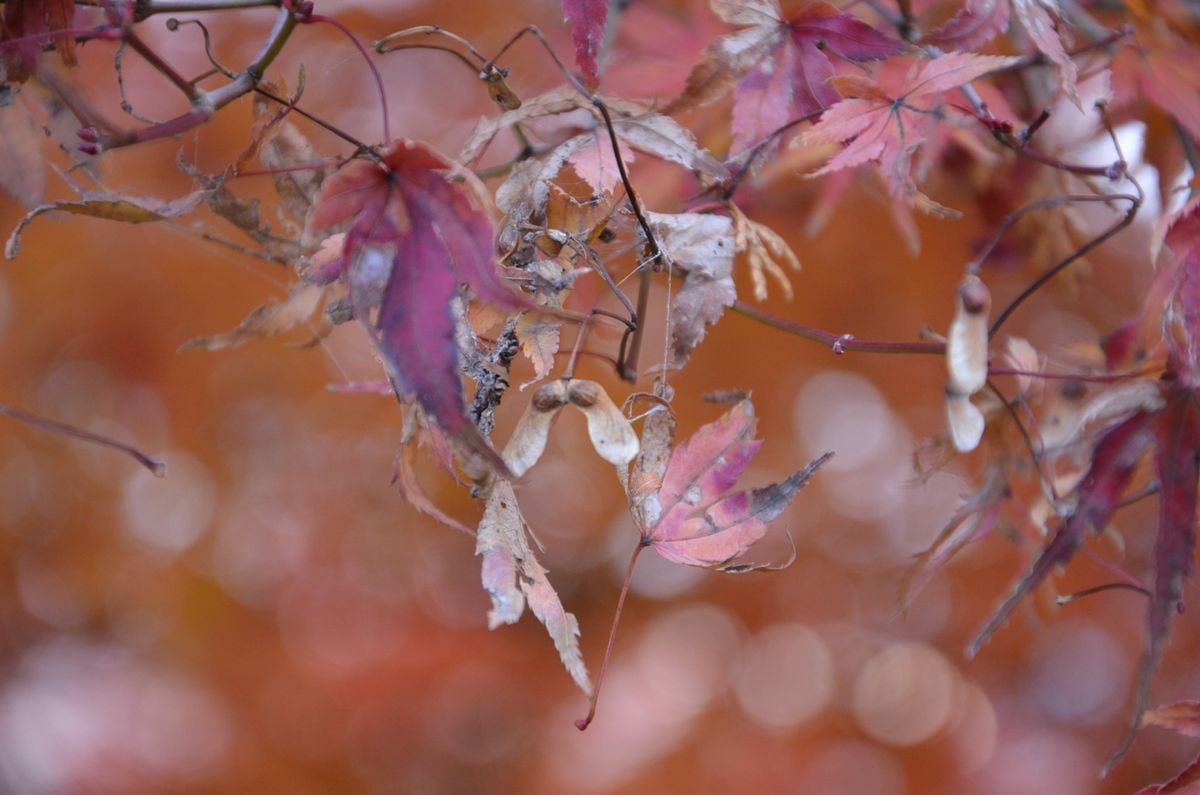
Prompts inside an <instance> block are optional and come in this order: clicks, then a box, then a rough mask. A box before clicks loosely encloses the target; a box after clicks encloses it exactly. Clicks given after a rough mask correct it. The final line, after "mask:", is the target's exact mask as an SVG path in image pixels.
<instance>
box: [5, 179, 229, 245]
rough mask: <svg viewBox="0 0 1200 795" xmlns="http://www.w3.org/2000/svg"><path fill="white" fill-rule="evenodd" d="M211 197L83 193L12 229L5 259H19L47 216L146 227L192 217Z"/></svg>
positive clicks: (31, 214)
mask: <svg viewBox="0 0 1200 795" xmlns="http://www.w3.org/2000/svg"><path fill="white" fill-rule="evenodd" d="M210 193H211V191H209V190H197V191H193V192H192V193H189V194H188V195H186V196H184V197H182V198H179V199H175V200H173V201H162V200H160V199H154V198H147V197H132V196H109V195H104V194H94V193H84V194H83V195H82V196H81V197H80V198H79V199H76V200H74V201H61V202H54V203H53V204H43V205H40V206H38V207H35V208H33V209H32V210H30V211H29V213H28V214H26V216H25V217H24V218H22V219H21V221H20V223H18V224H17V226H16V228H15V229H13V231H12V234H11V235H9V236H8V242H7V243H5V244H4V256H5V258H6V259H16V258H17V254H18V253H19V252H20V249H21V233H22V232H24V231H25V227H27V226H29V224H30V223H31V222H32V221H33V219H35V218H37V217H38V216H40V215H45V214H46V213H50V212H64V213H71V214H72V215H88V216H91V217H92V218H103V219H104V220H106V221H120V222H121V223H126V224H146V223H151V222H153V221H162V220H163V219H165V218H176V217H178V216H180V215H184V214H185V213H190V212H191V211H193V210H195V209H196V208H197V207H199V206H200V205H201V204H202V203H203V202H204V201H205V200H207V198H208V196H209V194H210Z"/></svg>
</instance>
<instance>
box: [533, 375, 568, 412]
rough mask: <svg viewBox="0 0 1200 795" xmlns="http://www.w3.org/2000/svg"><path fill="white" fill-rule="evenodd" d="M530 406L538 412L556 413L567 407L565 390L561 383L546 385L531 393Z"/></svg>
mask: <svg viewBox="0 0 1200 795" xmlns="http://www.w3.org/2000/svg"><path fill="white" fill-rule="evenodd" d="M530 405H532V406H533V408H535V409H537V410H538V411H557V410H558V409H560V408H562V407H563V406H565V405H567V389H566V387H565V386H564V385H563V382H562V381H555V382H554V383H552V384H546V385H545V386H543V387H540V388H539V389H538V391H536V392H534V393H533V399H532V400H531V401H530Z"/></svg>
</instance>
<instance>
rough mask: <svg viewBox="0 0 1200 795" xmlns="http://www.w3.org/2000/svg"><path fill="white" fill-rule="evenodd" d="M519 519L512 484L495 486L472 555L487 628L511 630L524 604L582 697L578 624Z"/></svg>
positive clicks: (587, 685)
mask: <svg viewBox="0 0 1200 795" xmlns="http://www.w3.org/2000/svg"><path fill="white" fill-rule="evenodd" d="M527 532H528V531H527V528H526V524H525V517H524V516H522V515H521V510H520V508H519V507H518V505H517V498H516V495H515V494H514V493H513V489H512V484H511V483H509V482H508V481H507V480H497V481H496V483H495V485H494V487H493V489H492V493H491V496H489V497H488V501H487V507H486V509H485V510H484V513H483V519H482V520H481V521H480V523H479V529H478V531H477V533H476V539H477V540H476V545H475V554H476V555H481V556H482V557H483V573H482V579H483V587H484V589H485V590H486V591H487V592H488V594H489V595H490V596H491V598H492V609H491V611H490V612H489V613H488V627H489V628H490V629H495V628H496V627H498V626H500V625H501V624H513V623H516V621H517V620H518V619H519V618H520V617H521V614H522V613H523V612H524V611H525V605H526V603H528V605H529V609H530V610H531V611H532V612H533V614H534V615H535V616H537V619H538V621H541V622H542V624H543V625H544V626H545V627H546V631H547V632H548V633H549V634H550V638H551V639H552V640H553V641H554V647H555V648H556V649H558V655H559V657H560V658H561V659H562V663H563V666H564V667H565V668H566V669H567V672H568V673H569V674H570V675H571V678H572V679H573V680H575V684H576V685H578V686H579V689H580V690H582V691H583V692H584V693H585V694H586V695H587V696H589V697H590V696H591V694H592V683H591V679H590V678H589V677H588V672H587V667H586V666H585V665H584V663H583V656H582V654H581V653H580V650H579V622H578V621H577V620H576V618H575V616H574V615H572V614H571V613H568V612H567V611H566V610H565V609H564V608H563V605H562V602H561V601H560V600H559V598H558V594H557V593H555V591H554V588H553V587H552V586H551V585H550V581H549V580H548V579H547V577H546V574H547V572H546V569H544V568H543V567H542V565H541V564H540V563H538V560H537V558H536V557H535V556H534V554H533V550H532V549H530V547H529V540H528V538H527Z"/></svg>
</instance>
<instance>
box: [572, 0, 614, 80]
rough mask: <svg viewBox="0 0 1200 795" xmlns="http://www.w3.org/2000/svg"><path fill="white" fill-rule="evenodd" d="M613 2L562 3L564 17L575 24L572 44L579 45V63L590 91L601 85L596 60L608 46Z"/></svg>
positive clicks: (592, 0) (576, 49)
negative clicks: (607, 30) (606, 39)
mask: <svg viewBox="0 0 1200 795" xmlns="http://www.w3.org/2000/svg"><path fill="white" fill-rule="evenodd" d="M608 3H609V0H562V8H563V16H564V17H565V18H566V20H567V22H570V23H571V41H572V42H574V44H575V63H576V64H578V65H579V69H580V71H582V72H583V82H584V85H586V86H587V87H588V88H589V89H592V90H595V88H596V86H598V85H600V74H599V71H598V69H597V67H596V57H597V56H598V55H599V54H600V46H601V45H602V44H603V43H604V24H605V22H607V21H608Z"/></svg>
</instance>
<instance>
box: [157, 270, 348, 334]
mask: <svg viewBox="0 0 1200 795" xmlns="http://www.w3.org/2000/svg"><path fill="white" fill-rule="evenodd" d="M323 294H324V290H322V289H321V288H320V287H317V286H315V285H311V284H303V283H300V284H297V285H295V286H294V287H292V289H291V290H290V291H289V292H288V294H287V296H286V297H284V298H283V299H281V300H279V301H276V302H275V303H271V304H263V305H262V306H260V307H258V308H256V309H255V310H254V311H253V312H251V313H250V314H249V315H247V316H246V318H245V319H244V320H242V322H241V323H239V324H238V325H237V328H235V329H234V330H233V331H229V332H226V333H224V334H215V335H213V336H211V337H197V338H196V339H193V340H189V341H188V342H185V343H184V344H183V345H182V346H181V347H180V350H187V349H189V348H203V349H204V350H209V351H216V350H221V349H223V348H232V347H234V346H237V345H241V344H243V343H244V342H246V341H248V340H251V339H256V338H262V337H275V336H278V335H280V334H286V333H287V332H289V331H292V330H294V329H297V328H299V327H300V326H303V325H304V324H305V323H307V322H308V321H309V320H310V319H312V316H313V313H314V312H316V311H317V306H318V305H319V304H320V303H321V297H322V295H323Z"/></svg>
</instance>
